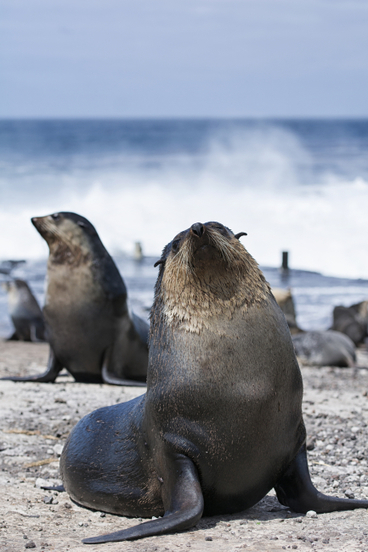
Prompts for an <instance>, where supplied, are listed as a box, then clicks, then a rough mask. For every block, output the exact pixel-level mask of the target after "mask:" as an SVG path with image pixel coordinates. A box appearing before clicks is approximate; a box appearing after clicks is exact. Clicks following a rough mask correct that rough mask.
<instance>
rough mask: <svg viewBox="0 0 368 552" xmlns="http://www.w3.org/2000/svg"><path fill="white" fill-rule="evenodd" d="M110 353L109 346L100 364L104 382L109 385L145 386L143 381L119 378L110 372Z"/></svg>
mask: <svg viewBox="0 0 368 552" xmlns="http://www.w3.org/2000/svg"><path fill="white" fill-rule="evenodd" d="M111 359H112V353H111V348H109V349H107V351H106V352H105V355H104V360H103V364H102V371H101V377H102V381H103V382H104V383H109V384H110V385H127V386H132V387H146V385H147V384H146V382H145V381H136V380H133V379H126V378H119V377H118V376H116V375H115V374H114V373H112V372H111V364H112V360H111Z"/></svg>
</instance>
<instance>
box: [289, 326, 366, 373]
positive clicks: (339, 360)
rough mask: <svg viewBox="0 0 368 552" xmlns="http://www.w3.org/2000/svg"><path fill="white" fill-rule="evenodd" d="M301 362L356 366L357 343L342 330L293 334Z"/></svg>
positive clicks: (320, 364)
mask: <svg viewBox="0 0 368 552" xmlns="http://www.w3.org/2000/svg"><path fill="white" fill-rule="evenodd" d="M292 340H293V344H294V348H295V352H296V355H297V357H298V358H299V360H300V362H303V363H306V364H312V365H315V366H340V367H344V366H354V365H355V361H356V354H355V345H354V343H353V342H352V340H351V339H350V338H349V337H348V336H347V335H344V334H342V333H340V332H334V331H332V330H328V331H325V332H303V333H299V334H297V335H293V336H292Z"/></svg>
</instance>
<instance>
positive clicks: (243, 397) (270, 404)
mask: <svg viewBox="0 0 368 552" xmlns="http://www.w3.org/2000/svg"><path fill="white" fill-rule="evenodd" d="M241 235H242V234H235V235H234V234H233V233H232V232H231V230H229V229H228V228H226V227H225V226H223V225H222V224H219V223H216V222H208V223H206V224H201V223H196V224H193V226H191V227H190V228H189V229H188V230H185V231H184V232H181V233H180V234H178V235H177V236H176V237H175V238H174V240H173V241H172V242H170V243H169V244H168V245H167V246H166V247H165V249H164V251H163V254H162V257H161V259H160V261H158V263H159V264H160V270H159V275H158V279H157V283H156V286H155V298H154V303H153V307H152V311H151V326H150V348H149V365H148V375H147V392H146V394H145V395H142V396H140V397H137V398H136V399H133V400H131V401H129V402H126V403H122V404H116V405H114V406H111V407H107V408H102V409H99V410H96V411H94V412H92V413H91V414H89V415H88V416H86V417H84V418H83V419H82V420H81V421H80V422H79V423H78V424H77V425H76V426H75V428H74V429H73V430H72V432H71V434H70V436H69V438H68V440H67V442H66V444H65V447H64V450H63V452H62V455H61V460H60V470H61V475H62V479H63V483H64V487H65V489H66V490H67V491H68V493H69V494H70V496H71V498H72V500H74V501H75V502H77V503H79V504H81V505H82V506H86V507H88V508H92V509H95V510H103V511H105V512H111V513H113V514H120V515H124V516H136V517H138V516H139V517H141V516H142V517H144V516H147V517H152V516H156V517H157V516H163V517H161V518H158V519H155V520H150V521H147V522H145V523H142V524H140V525H136V526H134V527H131V528H129V529H125V530H122V531H117V532H115V533H111V534H107V535H102V536H99V537H94V538H87V539H84V540H83V542H84V543H86V544H95V543H102V542H114V541H122V540H130V539H137V538H141V537H147V536H150V535H160V534H163V533H169V532H175V531H182V530H184V529H188V528H190V527H192V526H194V525H195V524H196V523H197V522H198V520H199V519H200V518H201V516H202V515H203V514H204V515H214V514H231V513H234V512H238V511H242V510H244V509H246V508H249V507H251V506H253V505H254V504H255V503H257V502H258V501H259V500H260V499H261V498H262V497H264V496H265V495H266V494H267V493H268V491H269V490H270V489H271V488H272V487H275V489H276V492H277V496H278V498H279V500H280V502H281V503H282V504H284V505H285V506H288V507H290V508H291V509H293V510H294V511H296V512H307V511H308V510H315V511H316V512H330V511H335V510H345V509H346V510H348V509H352V508H368V501H367V500H366V501H359V500H349V499H340V498H333V497H329V496H325V495H323V494H321V493H319V492H318V491H317V490H316V489H315V488H314V486H313V484H312V482H311V479H310V476H309V471H308V466H307V457H306V445H305V439H306V432H305V427H304V423H303V418H302V411H301V404H302V393H303V388H302V378H301V373H300V370H299V366H298V363H297V361H296V357H295V353H294V349H293V344H292V341H291V336H290V332H289V329H288V326H287V323H286V320H285V317H284V315H283V314H282V312H281V310H280V308H279V307H278V305H277V303H276V301H275V299H274V297H273V295H272V294H271V291H270V287H269V285H268V283H267V282H266V280H265V278H264V276H263V274H262V273H261V271H260V270H259V268H258V265H257V263H256V262H255V261H254V259H253V258H252V257H251V256H250V255H249V253H248V252H247V251H246V249H245V248H244V247H243V245H242V244H241V243H240V241H239V239H238V238H239V237H240V236H241Z"/></svg>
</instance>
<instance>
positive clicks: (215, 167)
mask: <svg viewBox="0 0 368 552" xmlns="http://www.w3.org/2000/svg"><path fill="white" fill-rule="evenodd" d="M153 161H154V160H152V158H150V163H151V165H152V166H150V167H149V168H147V167H145V166H144V163H143V162H142V159H137V160H136V162H132V161H131V160H130V161H129V163H128V162H127V163H126V164H124V160H123V161H122V160H121V159H120V161H119V163H117V164H116V163H115V166H113V165H111V166H110V167H109V165H108V164H106V163H105V166H104V167H103V168H102V167H100V168H98V169H96V168H95V169H93V170H91V171H88V169H84V170H83V171H69V172H66V173H61V174H56V173H53V172H52V171H45V170H41V169H40V168H39V169H37V167H36V168H34V169H33V171H32V174H30V173H29V172H27V171H25V172H24V173H23V175H22V174H20V175H18V176H17V179H18V180H17V179H14V178H13V181H12V182H9V183H7V182H5V181H4V180H3V183H2V185H3V190H4V189H5V188H6V186H10V185H11V186H20V184H22V189H24V190H25V191H24V193H18V194H16V195H15V194H14V193H13V194H10V196H11V199H9V201H7V202H6V203H3V204H2V205H0V235H1V236H2V239H1V241H0V258H2V259H6V258H37V257H43V256H46V254H47V247H46V244H45V243H44V241H43V240H42V238H41V237H40V236H39V235H38V234H37V232H36V230H35V229H34V228H33V227H32V225H31V223H30V221H29V219H30V217H31V216H37V215H44V214H48V213H52V212H55V211H63V210H66V211H74V212H77V213H80V214H82V215H84V216H85V217H87V218H88V219H89V220H90V221H91V222H92V223H93V224H94V225H95V226H96V229H97V230H98V232H99V234H100V236H101V238H102V240H103V242H104V243H105V245H106V247H107V248H108V250H109V251H110V252H111V253H116V252H118V251H125V252H128V253H129V252H132V251H133V246H134V242H135V241H140V242H141V243H142V245H143V249H144V252H145V253H146V254H152V255H157V254H159V253H160V251H161V250H162V248H163V246H164V245H165V244H166V243H167V242H169V241H170V240H171V239H172V238H173V237H174V236H175V234H176V233H178V232H179V231H181V230H183V229H185V228H187V227H189V226H190V225H191V224H193V223H194V222H197V221H201V222H205V221H208V220H218V221H220V222H222V223H223V224H225V225H227V226H229V227H230V228H231V229H232V230H234V232H240V231H245V232H247V233H248V237H244V238H242V242H243V243H244V245H245V246H246V247H247V249H248V250H249V251H250V253H251V254H252V255H253V256H254V257H255V258H256V259H257V261H258V262H259V263H260V264H262V265H266V266H278V265H279V264H280V261H281V251H283V250H287V251H289V252H290V265H291V266H292V267H293V268H299V269H307V270H314V271H320V272H323V273H324V274H327V275H338V276H347V277H361V278H368V255H367V251H368V217H367V206H368V182H367V181H365V180H363V179H362V178H356V179H354V180H347V179H345V180H344V179H342V178H341V177H338V176H337V175H334V174H331V173H329V174H320V175H319V177H318V181H317V180H316V181H315V182H312V181H311V179H312V178H313V171H312V161H311V159H310V156H309V154H308V153H307V152H306V151H305V150H304V149H303V147H302V146H301V144H300V143H299V142H298V141H297V139H296V138H295V137H294V136H293V135H292V134H290V133H287V132H284V131H282V130H279V129H274V130H273V131H272V132H270V130H269V129H268V132H267V133H262V131H259V132H258V134H257V133H254V132H253V133H252V134H249V133H242V134H239V133H235V134H232V135H231V138H229V137H228V136H227V138H226V139H225V138H224V139H221V138H217V139H216V140H214V141H213V142H212V143H211V144H209V145H208V148H207V150H206V151H205V152H204V153H202V154H201V156H197V157H195V158H191V157H190V156H188V155H187V156H184V155H176V156H172V157H171V158H170V159H167V160H165V163H163V162H162V159H161V160H160V161H159V162H158V163H157V164H155V163H153ZM111 167H113V168H111ZM20 172H21V171H20ZM22 179H23V180H22ZM25 183H26V184H25ZM0 184H1V182H0ZM0 189H1V188H0ZM13 192H14V190H13Z"/></svg>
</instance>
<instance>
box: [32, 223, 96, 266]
mask: <svg viewBox="0 0 368 552" xmlns="http://www.w3.org/2000/svg"><path fill="white" fill-rule="evenodd" d="M31 221H32V223H33V225H34V226H35V227H36V229H37V230H38V232H39V233H40V234H41V236H42V237H43V238H44V239H45V241H46V242H47V244H48V246H49V249H50V255H51V256H53V258H54V261H56V262H59V263H63V262H68V263H69V264H74V263H79V262H80V261H81V260H82V259H86V258H89V257H91V252H92V251H93V250H95V249H96V247H97V248H98V247H103V246H102V243H101V240H100V238H99V236H98V234H97V232H96V230H95V228H94V226H93V225H92V224H91V223H90V222H89V221H88V220H87V219H86V218H84V217H82V216H81V215H77V214H76V213H69V212H60V213H53V214H52V215H46V216H44V217H33V218H32V219H31Z"/></svg>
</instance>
